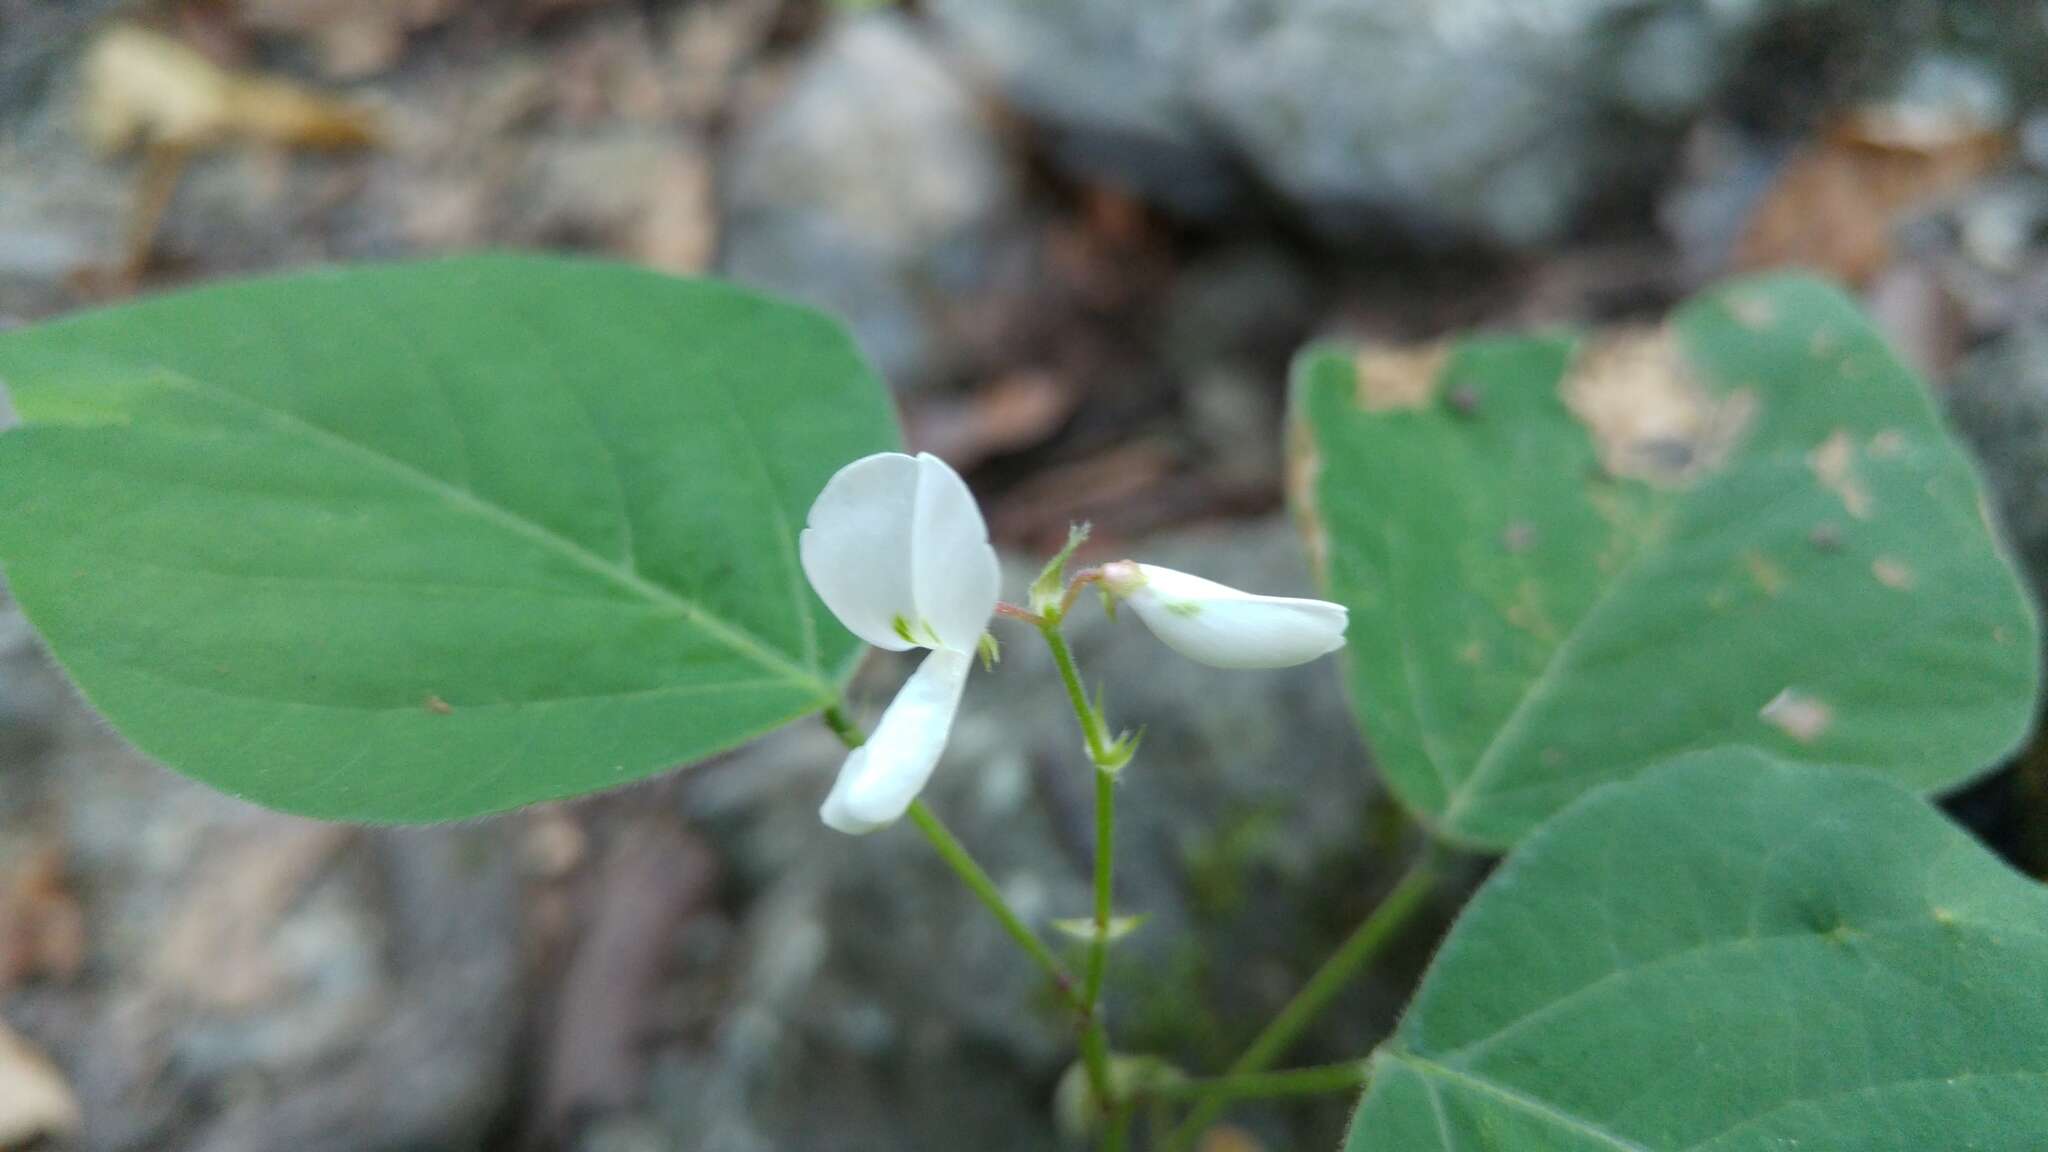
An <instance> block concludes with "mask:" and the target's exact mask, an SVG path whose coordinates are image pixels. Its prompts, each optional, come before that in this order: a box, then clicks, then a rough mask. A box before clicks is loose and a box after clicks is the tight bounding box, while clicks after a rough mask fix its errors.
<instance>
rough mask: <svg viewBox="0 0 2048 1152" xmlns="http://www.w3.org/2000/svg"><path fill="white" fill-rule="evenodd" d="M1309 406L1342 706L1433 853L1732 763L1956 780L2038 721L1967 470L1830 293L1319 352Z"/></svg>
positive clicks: (1735, 290) (1301, 443)
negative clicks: (1665, 778) (1574, 803)
mask: <svg viewBox="0 0 2048 1152" xmlns="http://www.w3.org/2000/svg"><path fill="white" fill-rule="evenodd" d="M1296 388H1297V394H1296V418H1297V421H1298V424H1297V447H1298V451H1297V453H1296V461H1297V464H1298V466H1299V467H1298V471H1297V480H1298V483H1297V484H1296V485H1295V488H1296V494H1297V499H1298V500H1299V501H1300V502H1301V504H1302V506H1303V508H1304V511H1305V513H1306V520H1307V522H1308V523H1309V525H1310V534H1311V542H1312V546H1313V548H1314V550H1315V551H1316V552H1317V553H1318V554H1319V555H1318V559H1319V562H1320V564H1319V566H1320V567H1321V569H1322V571H1323V574H1324V576H1325V579H1326V582H1327V584H1328V586H1329V589H1330V593H1331V595H1332V596H1333V597H1334V598H1335V599H1338V600H1341V601H1342V602H1344V603H1345V604H1347V605H1349V607H1350V608H1351V633H1350V641H1351V642H1350V647H1349V654H1348V656H1347V660H1348V671H1349V679H1350V688H1351V695H1352V701H1353V706H1354V708H1355V709H1356V711H1357V713H1358V715H1359V717H1360V719H1361V720H1362V722H1363V724H1364V727H1365V730H1366V732H1367V734H1368V735H1369V736H1370V737H1371V740H1372V744H1373V747H1374V750H1375V752H1376V753H1377V756H1378V760H1379V763H1380V766H1381V768H1382V770H1383V771H1384V772H1385V774H1386V775H1387V777H1388V779H1389V780H1390V781H1391V783H1392V784H1393V786H1394V788H1395V790H1396V791H1397V792H1398V793H1399V794H1400V795H1401V797H1402V798H1403V799H1404V800H1405V801H1406V802H1407V804H1408V805H1409V807H1410V808H1411V809H1413V810H1415V811H1416V812H1417V813H1419V814H1420V815H1421V816H1422V817H1423V818H1424V819H1425V820H1426V821H1428V822H1429V823H1431V824H1432V825H1433V826H1434V827H1435V828H1436V829H1437V830H1438V831H1439V832H1441V833H1442V834H1443V835H1445V836H1448V837H1450V838H1453V839H1456V840H1460V841H1464V842H1467V843H1472V844H1477V845H1482V846H1486V847H1505V846H1508V845H1511V844H1513V843H1514V842H1515V841H1516V840H1517V839H1519V838H1520V837H1521V836H1522V835H1523V834H1524V833H1526V832H1527V831H1528V830H1529V829H1530V828H1533V827H1534V826H1535V825H1536V824H1537V823H1539V822H1540V821H1542V820H1543V819H1544V818H1545V817H1546V816H1548V815H1550V814H1551V813H1553V812H1556V811H1557V810H1559V809H1560V808H1562V807H1564V805H1565V804H1567V803H1569V802H1570V801H1571V800H1572V798H1574V797H1576V796H1577V795H1579V794H1580V793H1582V792H1584V791H1585V790H1586V789H1588V788H1591V787H1593V786H1594V785H1596V784H1599V783H1602V782H1603V781H1608V780H1614V779H1619V778H1623V777H1626V776H1628V775H1629V774H1631V773H1633V772H1635V771H1637V770H1638V769H1639V768H1640V767H1641V766H1643V765H1646V764H1651V763H1655V762H1657V761H1658V760H1660V759H1664V758H1666V757H1669V756H1671V755H1674V754H1676V753H1679V752H1683V751H1686V750H1689V749H1694V748H1702V747H1711V746H1714V745H1717V744H1725V743H1738V744H1755V745H1760V746H1764V747H1768V748H1770V749H1771V750H1773V751H1775V752H1778V753H1780V754H1781V755H1785V756H1788V757H1792V758H1797V759H1803V760H1811V761H1814V762H1839V763H1849V764H1858V765H1863V766H1867V767H1871V768H1876V769H1879V770H1882V771H1883V772H1885V773H1886V774H1888V775H1891V776H1893V777H1894V778H1896V779H1898V780H1900V781H1903V782H1904V783H1906V784H1909V785H1911V786H1913V787H1915V788H1925V789H1938V788H1944V787H1948V786H1951V785H1954V784H1956V783H1958V782H1959V781H1962V780H1964V779H1966V778H1968V777H1969V776H1971V775H1973V774H1975V773H1977V772H1980V771H1982V770H1983V769H1984V768H1986V767H1987V766H1989V765H1991V764H1992V763H1993V762H1995V761H1996V760H1997V759H1998V758H1999V757H2000V756H2001V755H2002V754H2003V753H2005V752H2007V751H2008V750H2010V749H2011V748H2012V747H2013V746H2014V745H2015V744H2016V742H2017V741H2018V740H2019V738H2020V737H2021V736H2022V735H2023V734H2024V732H2025V731H2026V730H2027V727H2028V724H2029V721H2030V719H2031V716H2032V712H2033V701H2034V693H2035V687H2036V678H2037V677H2036V670H2035V664H2036V627H2035V623H2034V618H2033V613H2032V610H2031V607H2030V605H2029V604H2028V602H2027V600H2026V598H2025V594H2024V593H2023V591H2022V589H2021V585H2020V583H2019V580H2018V578H2017V576H2016V575H2015V574H2014V572H2013V570H2012V567H2011V565H2010V563H2009V562H2008V560H2007V558H2006V556H2005V554H2004V553H2003V551H2002V550H2001V548H2000V546H1999V544H1998V542H1997V540H1996V538H1995V534H1994V532H1993V531H1992V529H1991V527H1990V525H1989V523H1988V521H1987V517H1986V514H1985V511H1984V497H1983V494H1982V491H1981V487H1980V485H1979V482H1978V479H1977V476H1976V474H1975V472H1974V470H1973V469H1972V467H1971V466H1970V464H1969V462H1968V460H1967V459H1966V457H1965V456H1964V455H1963V453H1962V451H1961V449H1960V448H1959V447H1958V446H1957V445H1956V443H1955V442H1954V440H1953V439H1952V438H1951V437H1950V436H1949V434H1948V433H1947V431H1946V430H1945V429H1944V428H1943V426H1942V424H1941V421H1940V419H1939V417H1938V416H1937V415H1936V413H1935V411H1934V409H1933V406H1932V405H1931V403H1930V402H1929V398H1928V396H1927V395H1926V393H1925V392H1924V390H1923V389H1922V388H1921V386H1920V384H1919V382H1918V381H1916V380H1915V379H1914V378H1913V376H1912V374H1911V373H1910V372H1908V371H1907V370H1906V369H1905V368H1904V367H1903V366H1901V365H1900V364H1899V362H1898V360H1897V359H1896V358H1895V357H1893V356H1892V354H1891V353H1890V352H1889V351H1888V350H1887V349H1886V348H1885V346H1884V344H1883V341H1882V340H1881V339H1880V338H1879V337H1878V336H1877V334H1876V333H1875V332H1873V331H1872V329H1871V328H1870V326H1869V325H1868V324H1867V323H1866V322H1865V321H1864V320H1863V319H1862V317H1861V316H1860V315H1859V314H1858V313H1857V312H1856V310H1855V308H1854V307H1853V306H1852V305H1851V304H1850V303H1849V302H1848V301H1847V300H1845V299H1843V298H1842V297H1841V296H1840V295H1839V294H1838V293H1836V292H1835V291H1834V290H1833V289H1830V288H1828V287H1826V286H1825V285H1822V284H1819V283H1817V282H1814V281H1811V280H1805V279H1796V278H1781V279H1769V280H1758V281H1752V282H1748V283H1741V284H1736V285H1733V286H1730V287H1728V288H1726V289H1724V290H1722V291H1719V292H1715V293H1712V294H1710V295H1708V296H1706V297H1705V298H1703V299H1701V300H1699V301H1696V302H1695V303H1693V304H1692V305H1690V306H1688V307H1687V308H1685V309H1684V310H1683V311H1682V312H1680V313H1679V314H1678V315H1677V316H1676V317H1675V318H1674V319H1673V320H1672V321H1671V322H1670V324H1668V325H1667V326H1665V327H1663V328H1659V329H1655V330H1639V331H1629V332H1621V333H1616V334H1608V335H1604V336H1598V337H1593V338H1589V339H1586V340H1579V341H1575V340H1572V339H1569V338H1564V337H1548V338H1546V337H1530V338H1474V339H1468V340H1463V341H1459V342H1457V343H1454V344H1450V345H1447V346H1440V347H1434V348H1428V349H1423V350H1420V351H1407V352H1400V351H1387V350H1375V349H1365V350H1363V351H1353V350H1350V349H1338V348H1334V347H1322V348H1318V349H1313V350H1311V351H1309V352H1307V353H1305V354H1304V356H1303V358H1302V360H1301V362H1300V364H1299V366H1298V368H1297V383H1296ZM1303 433H1305V435H1303Z"/></svg>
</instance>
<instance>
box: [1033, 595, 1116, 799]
mask: <svg viewBox="0 0 2048 1152" xmlns="http://www.w3.org/2000/svg"><path fill="white" fill-rule="evenodd" d="M1038 631H1039V634H1040V635H1042V636H1044V637H1045V645H1046V647H1048V648H1050V649H1052V662H1053V663H1054V664H1057V665H1059V669H1060V680H1061V682H1062V683H1064V684H1065V685H1066V686H1067V702H1068V703H1070V704H1072V705H1073V706H1074V719H1076V720H1079V721H1080V722H1081V739H1082V740H1084V741H1086V742H1087V744H1088V759H1089V760H1091V761H1093V762H1094V763H1095V764H1096V765H1098V766H1100V765H1101V764H1103V763H1104V762H1106V761H1107V760H1108V759H1109V737H1108V735H1107V734H1106V733H1104V732H1103V730H1102V724H1101V717H1099V716H1097V715H1096V714H1095V706H1094V705H1092V704H1090V703H1088V690H1087V688H1085V687H1083V686H1082V684H1081V670H1080V669H1079V668H1076V667H1075V666H1074V653H1073V652H1072V651H1071V650H1069V649H1068V648H1067V638H1066V637H1065V636H1064V635H1061V633H1060V617H1059V616H1058V615H1048V616H1047V617H1046V618H1045V621H1044V622H1043V623H1041V624H1040V625H1039V626H1038Z"/></svg>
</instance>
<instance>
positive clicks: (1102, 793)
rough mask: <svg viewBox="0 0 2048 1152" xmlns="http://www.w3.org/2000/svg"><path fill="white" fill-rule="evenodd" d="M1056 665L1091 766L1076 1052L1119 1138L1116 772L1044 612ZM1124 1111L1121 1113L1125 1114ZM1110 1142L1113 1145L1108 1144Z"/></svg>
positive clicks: (1053, 621) (1097, 720) (1052, 617)
mask: <svg viewBox="0 0 2048 1152" xmlns="http://www.w3.org/2000/svg"><path fill="white" fill-rule="evenodd" d="M1038 631H1039V634H1040V635H1042V636H1044V637H1045V644H1046V647H1047V648H1049V649H1051V650H1052V659H1053V663H1054V664H1056V665H1058V666H1059V670H1060V681H1061V683H1063V684H1065V685H1066V689H1067V702H1068V703H1069V704H1071V705H1073V708H1074V719H1075V720H1076V721H1077V722H1079V723H1080V725H1081V739H1082V741H1083V743H1085V744H1086V745H1087V748H1088V759H1089V761H1090V762H1091V763H1092V764H1093V765H1094V766H1095V916H1094V919H1095V935H1094V937H1093V938H1092V939H1090V940H1089V942H1088V966H1087V968H1086V970H1085V972H1086V974H1085V975H1084V977H1083V984H1082V988H1081V1004H1082V1009H1083V1011H1084V1012H1085V1013H1086V1014H1087V1017H1088V1021H1089V1027H1088V1031H1087V1033H1086V1034H1085V1035H1083V1036H1082V1038H1081V1058H1082V1060H1083V1061H1085V1062H1086V1063H1087V1065H1088V1082H1089V1084H1090V1085H1091V1086H1092V1087H1093V1088H1094V1089H1095V1092H1096V1101H1097V1103H1098V1104H1099V1105H1100V1106H1101V1107H1102V1109H1103V1111H1104V1113H1105V1115H1104V1120H1105V1122H1106V1123H1107V1124H1108V1128H1107V1129H1106V1131H1107V1132H1108V1133H1109V1137H1108V1139H1110V1140H1111V1141H1118V1140H1120V1137H1119V1133H1120V1131H1121V1124H1120V1123H1119V1122H1118V1121H1117V1120H1116V1115H1117V1113H1118V1111H1119V1103H1118V1101H1117V1099H1116V1097H1115V1095H1114V1086H1113V1085H1112V1084H1111V1082H1110V1077H1109V1052H1110V1046H1109V1026H1108V1024H1107V1023H1106V1022H1105V1021H1104V1019H1103V1012H1102V983H1103V978H1104V976H1105V974H1106V973H1107V972H1108V969H1109V924H1110V917H1111V914H1112V902H1111V894H1112V883H1111V881H1112V876H1113V869H1114V867H1115V860H1116V774H1115V771H1114V770H1113V764H1112V761H1111V756H1112V749H1111V745H1110V741H1109V737H1108V735H1107V734H1106V733H1105V732H1104V731H1103V725H1102V716H1101V714H1100V713H1098V712H1097V711H1096V710H1095V706H1094V705H1092V704H1090V703H1089V702H1088V691H1087V689H1086V688H1085V687H1083V686H1082V683H1081V671H1080V669H1079V668H1077V667H1075V665H1074V653H1073V651H1072V650H1071V649H1069V648H1068V647H1067V638H1066V636H1064V635H1063V634H1061V632H1060V616H1059V614H1058V613H1048V614H1047V615H1046V617H1045V621H1044V622H1043V623H1041V624H1040V625H1039V626H1038ZM1127 1119H1128V1117H1126V1120H1127ZM1112 1146H1113V1145H1112Z"/></svg>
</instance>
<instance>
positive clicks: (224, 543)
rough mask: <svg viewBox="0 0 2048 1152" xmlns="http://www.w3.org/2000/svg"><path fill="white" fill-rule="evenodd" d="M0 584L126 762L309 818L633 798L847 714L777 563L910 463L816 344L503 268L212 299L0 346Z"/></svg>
mask: <svg viewBox="0 0 2048 1152" xmlns="http://www.w3.org/2000/svg"><path fill="white" fill-rule="evenodd" d="M0 380H4V381H5V383H6V384H7V386H8V387H9V389H10V390H11V391H12V394H13V401H14V404H15V406H16V408H17V409H18V411H19V413H20V415H21V417H22V419H23V420H24V421H25V424H24V426H23V427H21V428H18V429H16V430H14V431H11V432H8V433H7V434H5V435H4V436H0V565H4V567H5V570H6V574H7V577H8V579H9V581H10V582H11V584H12V586H13V590H14V593H15V595H16V596H17V597H18V598H19V600H20V601H21V604H22V606H23V608H24V609H25V610H26V611H27V613H28V616H29V618H30V620H31V621H32V622H33V623H34V624H35V625H36V626H37V627H38V628H39V629H40V630H41V632H42V634H43V636H44V637H45V639H46V640H47V641H48V642H49V645H50V647H51V649H52V650H53V651H54V653H55V654H56V656H57V658H58V659H59V660H60V661H61V662H62V663H63V664H64V666H65V667H66V668H67V669H68V670H69V672H70V674H71V675H72V677H73V678H74V679H75V680H76V681H77V683H78V685H79V687H80V688H81V689H82V690H83V691H84V692H85V694H86V696H87V697H88V698H89V699H90V700H91V701H92V703H93V704H94V705H96V706H97V707H98V708H99V709H100V710H101V711H102V712H103V713H105V715H106V716H107V718H108V719H109V720H111V721H112V722H113V723H114V725H115V727H117V728H118V729H120V731H121V732H123V733H124V734H125V735H126V736H127V737H128V738H129V739H131V740H133V741H134V742H135V743H136V744H137V745H138V746H139V747H141V748H142V749H143V750H144V751H146V752H148V753H150V754H151V755H153V756H155V757H157V758H158V759H160V760H162V761H164V762H165V763H167V764H169V765H170V766H172V767H174V768H177V769H178V770H180V771H182V772H185V773H187V774H189V775H191V776H194V777H196V778H198V779H200V780H203V781H205V782H207V783H209V784H213V785H215V786H217V787H220V788H222V789H225V790H226V791H228V792H232V793H235V794H237V795H240V796H244V797H247V798H248V799H251V800H254V801H256V802H258V803H262V804H266V805H270V806H272V807H276V808H282V809H285V810H288V811H293V812H300V813H305V814H308V815H313V816H321V817H329V818H344V819H363V820H378V821H416V820H434V819H449V818H460V817H469V816H476V815H479V814H482V813H486V812H492V811H496V810H500V809H505V808H510V807H514V806H516V805H520V804H527V803H531V802H534V801H538V800H545V799H549V798H553V797H561V796H573V795H577V794H580V793H585V792H590V791H593V790H596V789H600V788H606V787H610V786H613V785H617V784H622V783H625V782H627V781H630V780H634V779H638V778H640V777H644V776H647V775H650V774H652V773H655V772H659V771H661V770H663V769H665V768H668V767H671V766H674V765H676V764H679V763H685V762H688V761H691V760H694V759H697V758H699V757H702V756H706V755H708V754H711V753H714V752H717V751H719V750H721V749H724V748H729V747H732V746H733V745H735V744H738V743H739V742H741V741H743V740H746V739H748V738H749V737H752V736H755V735H757V734H759V733H762V732H766V731H768V730H770V729H772V728H775V727H776V726H778V725H780V724H783V723H784V722H786V721H789V720H791V719H793V718H796V717H799V716H802V715H805V714H806V713H809V712H812V711H815V710H816V709H818V708H819V707H821V706H822V705H824V704H826V703H827V702H828V701H830V700H832V699H834V698H835V697H836V695H837V691H838V687H839V685H840V683H841V682H842V681H843V679H844V678H845V676H846V675H847V674H848V673H849V672H850V670H851V666H852V664H853V662H854V660H855V659H856V657H857V654H858V645H857V644H856V642H855V641H854V639H853V637H851V636H850V635H848V634H847V633H846V632H844V631H843V630H842V629H841V628H840V627H839V626H838V624H837V623H836V622H835V621H834V620H833V619H832V618H831V616H830V615H829V613H827V612H826V611H825V610H824V608H823V606H822V605H821V604H819V603H818V601H817V600H816V598H815V597H814V596H813V595H812V593H811V591H810V589H809V586H808V584H807V583H806V581H805V579H804V576H803V573H802V571H801V570H800V569H799V566H798V563H797V556H796V534H797V530H798V529H799V528H800V527H801V526H802V524H803V520H804V516H805V513H806V510H807V509H808V508H809V505H810V502H811V499H812V498H813V497H814V496H815V495H816V494H817V493H818V491H819V490H820V489H821V488H822V487H823V486H824V483H825V481H826V479H827V478H828V477H829V476H830V475H831V474H832V472H833V470H834V469H836V468H838V467H839V466H840V465H842V464H844V463H845V462H847V461H848V460H851V459H853V458H855V457H857V456H860V455H863V454H865V453H869V452H874V451H880V450H886V449H889V448H893V447H895V446H896V445H897V443H898V435H897V432H896V428H895V424H894V419H893V416H892V413H891V410H890V406H889V402H888V398H887V394H886V392H885V390H884V389H883V388H882V387H881V386H880V385H879V384H878V383H877V382H876V380H875V379H874V377H873V376H872V375H871V373H870V372H869V371H868V369H867V368H866V367H865V366H864V365H863V363H862V361H861V359H860V358H859V356H858V355H857V353H856V352H855V351H854V349H853V347H852V345H851V343H850V342H849V341H848V339H847V337H846V336H845V334H844V333H843V332H842V331H841V330H840V329H839V327H838V326H837V325H836V324H834V323H832V322H831V321H830V320H828V319H826V318H824V317H822V316H820V315H818V314H816V313H813V312H810V311H808V310H805V309H801V308H797V307H793V306H791V305H788V304H783V303H779V302H776V301H773V300H769V299H766V298H763V297H760V296H756V295H753V294H751V293H747V292H742V291H740V290H737V289H734V288H731V287H727V286H724V285H720V284H715V283H707V282H691V281H683V280H676V279H671V278H668V277H664V276H660V275H657V274H654V273H651V272H646V271H640V270H636V269H631V268H626V267H620V266H613V265H606V264H598V263H585V262H578V261H567V260H552V259H544V258H533V257H513V256H490V257H481V258H474V259H463V260H453V261H448V262H445V263H433V264H417V265H405V266H393V267H376V268H360V269H351V270H340V271H320V272H312V273H307V274H302V275H294V276H287V277H282V278H278V279H271V280H260V281H251V282H244V283H236V284H228V285H223V286H219V287H212V288H206V289H202V290H199V291H195V292H189V293H184V294H180V295H175V296H167V297H162V298H158V299H152V300H148V301H145V302H142V303H138V304H134V305H130V306H126V307H121V308H115V309H111V310H108V311H103V312H95V313H90V314H86V315H82V316H78V317H75V318H71V319H66V320H63V321H60V322H57V323H53V324H50V325H47V326H44V327H40V328H33V329H28V330H25V331H19V332H14V333H9V334H7V335H5V336H0Z"/></svg>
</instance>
